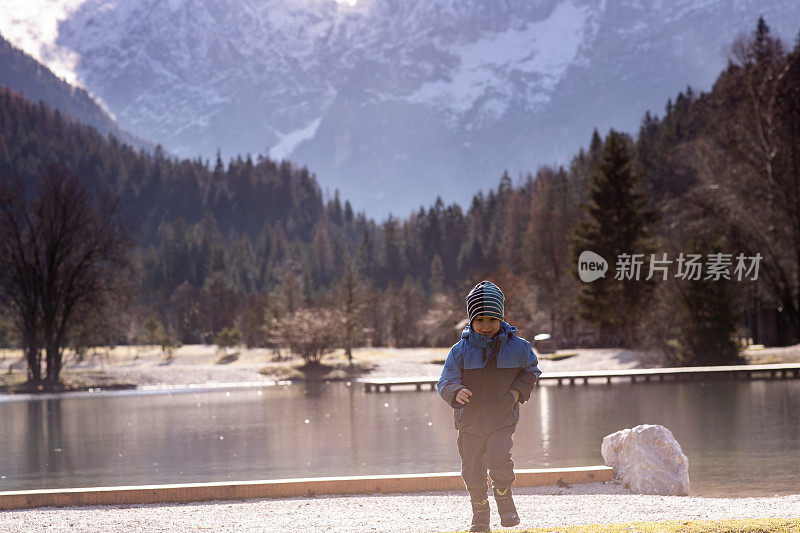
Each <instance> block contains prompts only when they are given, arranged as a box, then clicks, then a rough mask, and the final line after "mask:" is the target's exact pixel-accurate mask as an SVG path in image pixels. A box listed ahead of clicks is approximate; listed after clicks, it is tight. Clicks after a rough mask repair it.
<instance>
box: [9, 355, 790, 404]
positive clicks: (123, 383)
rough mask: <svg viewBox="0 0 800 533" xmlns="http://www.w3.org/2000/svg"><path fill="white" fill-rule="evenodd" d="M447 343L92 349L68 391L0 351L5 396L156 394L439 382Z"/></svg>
mask: <svg viewBox="0 0 800 533" xmlns="http://www.w3.org/2000/svg"><path fill="white" fill-rule="evenodd" d="M448 350H449V348H356V349H354V350H353V361H352V365H351V364H350V362H349V361H348V360H347V358H346V357H345V355H344V352H343V351H342V350H337V351H335V352H333V353H332V354H330V355H328V356H326V357H325V358H323V360H322V361H321V364H319V365H311V366H306V365H304V362H303V361H302V359H300V358H298V357H290V358H284V359H280V360H276V359H275V358H274V352H273V351H271V350H267V349H241V350H240V351H238V352H235V353H220V352H219V351H218V350H217V349H216V348H215V347H214V346H207V345H189V346H183V347H181V348H180V349H178V350H176V352H175V353H174V356H173V357H172V358H166V357H165V356H164V355H163V354H162V353H161V350H160V349H159V348H157V347H152V346H138V347H133V346H131V347H116V348H114V349H105V350H95V351H94V352H93V354H92V355H91V356H89V357H87V358H85V359H84V360H83V361H80V362H77V361H74V360H71V358H70V357H68V358H67V359H66V361H65V365H64V370H63V372H62V377H63V381H64V387H63V389H59V390H49V391H48V390H30V389H29V388H28V389H26V388H25V386H24V385H23V382H24V381H25V379H26V378H27V375H26V372H25V366H24V365H25V362H24V359H22V358H21V355H20V354H19V351H18V350H16V351H9V350H3V351H2V353H0V398H6V397H9V396H15V395H16V396H20V395H24V396H25V397H35V396H41V395H52V394H63V393H69V394H70V395H72V394H75V393H76V392H79V393H81V394H82V395H85V394H86V393H88V394H93V393H94V392H95V391H98V392H99V391H102V392H103V393H108V392H110V391H115V392H117V391H129V392H131V393H148V392H149V393H153V392H154V391H164V392H166V393H174V392H180V391H186V392H191V391H197V390H200V389H210V390H215V389H222V388H225V387H227V388H243V387H248V386H252V387H257V386H274V385H276V384H287V383H312V382H316V383H325V382H335V381H353V382H355V381H356V380H357V379H359V378H373V379H385V378H404V377H411V376H413V377H417V378H428V379H438V377H439V375H440V373H441V369H442V363H443V360H444V357H445V355H446V354H447V351H448ZM744 355H745V357H746V359H747V360H748V363H749V364H768V363H788V362H800V344H798V345H795V346H788V347H781V348H761V349H759V348H751V349H748V350H746V351H745V352H744ZM662 366H664V361H663V360H662V359H661V358H660V357H658V356H657V355H656V354H653V353H648V352H643V351H637V350H628V349H624V348H582V349H563V350H558V351H557V352H556V353H555V354H542V355H540V362H539V368H540V369H541V370H542V371H543V372H564V371H567V372H569V371H576V370H625V369H637V368H638V369H641V368H659V367H662Z"/></svg>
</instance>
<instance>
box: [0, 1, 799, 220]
mask: <svg viewBox="0 0 800 533" xmlns="http://www.w3.org/2000/svg"><path fill="white" fill-rule="evenodd" d="M25 1H27V0H25ZM37 1H42V0H37ZM70 1H71V2H73V4H74V6H73V8H72V9H71V10H70V12H69V13H66V14H64V15H63V20H61V22H60V23H59V24H58V31H57V37H56V38H55V40H54V42H53V43H51V44H52V47H51V49H54V50H57V51H59V52H60V53H59V54H53V55H54V56H58V57H65V56H66V57H73V58H77V59H76V60H75V61H74V74H75V76H76V78H77V80H79V81H80V83H82V84H83V86H84V87H86V88H87V89H88V90H89V91H91V92H92V93H93V94H94V95H96V96H97V97H99V98H100V99H101V100H102V101H103V102H104V104H105V105H106V106H107V107H108V108H109V109H110V110H111V111H112V112H113V113H114V115H115V117H116V119H117V121H118V123H119V124H120V125H121V126H122V127H124V128H125V129H127V130H129V131H132V132H133V133H135V134H137V135H139V136H141V137H144V138H147V139H151V140H153V141H155V142H160V143H162V144H163V145H164V146H165V147H166V148H167V149H168V150H170V151H172V152H173V153H176V154H179V155H183V156H189V157H194V156H197V155H203V156H204V157H210V158H213V157H214V154H215V152H216V150H217V149H218V148H220V149H221V150H222V153H223V158H227V157H230V156H233V155H236V154H240V153H242V154H243V153H247V152H250V153H253V154H256V153H265V152H267V151H268V152H269V154H270V156H272V157H275V158H288V159H292V160H294V161H297V162H299V163H302V164H308V165H309V168H310V169H311V170H312V171H313V172H314V173H316V175H317V177H318V178H319V180H320V183H321V184H322V186H323V187H326V188H328V189H329V190H331V191H332V190H333V189H334V188H338V189H339V190H340V191H341V193H342V196H343V197H344V198H348V199H350V200H351V201H352V202H353V204H354V206H355V207H356V208H357V209H363V210H366V211H367V213H368V214H371V215H378V216H382V215H385V214H386V213H387V212H389V211H392V212H394V213H395V214H400V215H406V214H407V213H408V212H409V211H410V210H412V209H414V208H416V207H418V206H419V205H421V204H429V203H431V202H432V201H433V200H434V199H435V197H436V195H441V196H442V197H443V198H444V199H445V200H446V201H450V200H455V201H461V202H463V201H466V200H467V199H468V198H469V197H470V196H471V195H472V194H474V193H475V192H476V191H477V190H478V189H481V188H483V189H486V188H488V187H492V186H494V185H496V183H497V180H498V179H499V177H500V175H501V174H502V172H503V170H504V169H508V170H509V171H510V172H511V173H512V175H515V174H516V173H518V172H527V171H535V169H536V167H537V166H539V165H540V164H552V163H563V162H566V161H567V160H568V158H569V157H570V156H571V155H573V154H575V153H576V152H577V150H578V148H579V146H581V145H585V144H586V143H587V142H588V139H589V137H590V135H591V131H592V128H594V127H598V128H599V129H600V130H601V132H603V131H605V130H607V129H608V128H609V127H615V128H617V129H624V130H628V131H632V132H635V129H636V127H637V126H638V123H639V121H640V120H641V118H642V116H643V114H644V112H645V111H646V110H648V109H650V110H653V111H655V112H657V113H658V112H660V111H661V110H662V109H663V106H664V104H665V103H666V100H667V98H669V97H674V95H675V94H676V93H677V92H678V91H679V90H682V89H684V88H685V87H686V86H687V85H689V84H691V85H692V86H693V87H694V88H696V89H699V90H703V89H708V88H709V86H710V84H711V83H712V82H713V80H714V78H715V77H716V76H717V75H718V73H719V72H720V71H721V70H722V69H723V68H724V66H725V64H726V61H727V52H726V51H727V48H728V46H729V45H730V43H731V42H732V41H733V39H734V38H735V37H736V36H737V34H739V33H742V32H748V33H749V32H751V31H752V30H753V29H754V28H755V25H756V20H757V18H758V16H759V15H763V16H764V17H765V18H766V20H767V23H768V24H770V26H771V27H772V28H773V31H775V32H776V33H777V34H778V35H781V36H782V37H784V38H785V39H786V40H787V41H789V44H793V43H792V41H793V38H794V36H795V35H796V33H797V30H798V29H800V2H797V1H796V0H772V1H770V2H763V1H757V0H502V1H501V0H358V1H357V2H356V3H355V4H354V5H349V4H351V3H352V1H351V2H345V3H337V2H336V1H334V0H266V1H265V0H167V1H165V0H70ZM76 2H77V3H76ZM0 31H4V29H3V28H2V26H0ZM4 33H7V32H5V31H4ZM7 34H8V33H7ZM12 39H13V37H12ZM44 60H45V61H46V58H44Z"/></svg>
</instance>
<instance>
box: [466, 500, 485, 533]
mask: <svg viewBox="0 0 800 533" xmlns="http://www.w3.org/2000/svg"><path fill="white" fill-rule="evenodd" d="M469 499H470V501H471V502H472V527H470V528H469V530H470V531H489V500H488V499H487V498H486V491H485V490H484V492H483V494H479V493H472V492H470V494H469Z"/></svg>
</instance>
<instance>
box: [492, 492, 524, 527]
mask: <svg viewBox="0 0 800 533" xmlns="http://www.w3.org/2000/svg"><path fill="white" fill-rule="evenodd" d="M492 492H494V500H495V501H496V502H497V514H499V515H500V525H501V526H503V527H511V526H516V525H517V524H519V516H518V515H517V508H516V506H515V505H514V500H513V498H512V497H511V487H508V488H506V489H505V490H498V488H497V487H493V488H492Z"/></svg>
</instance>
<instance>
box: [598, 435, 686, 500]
mask: <svg viewBox="0 0 800 533" xmlns="http://www.w3.org/2000/svg"><path fill="white" fill-rule="evenodd" d="M601 453H602V454H603V459H604V460H605V462H606V465H608V466H610V467H612V468H613V469H614V474H615V476H616V477H617V478H618V479H619V480H620V481H622V483H624V484H625V486H626V487H628V488H629V489H630V490H631V491H633V492H635V493H637V494H661V495H674V496H686V495H688V494H689V459H687V458H686V455H684V453H683V450H681V445H680V444H678V441H676V440H675V437H673V436H672V432H671V431H670V430H669V429H667V428H665V427H664V426H654V425H649V424H645V425H641V426H636V427H634V428H632V429H623V430H622V431H617V432H616V433H612V434H611V435H607V436H606V437H605V438H603V446H602V448H601Z"/></svg>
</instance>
